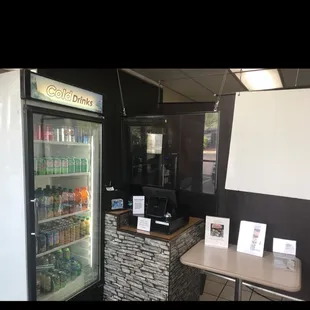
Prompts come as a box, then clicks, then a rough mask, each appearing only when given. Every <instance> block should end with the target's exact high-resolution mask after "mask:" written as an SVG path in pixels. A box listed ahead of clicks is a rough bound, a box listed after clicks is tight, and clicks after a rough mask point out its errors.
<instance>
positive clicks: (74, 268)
mask: <svg viewBox="0 0 310 310" xmlns="http://www.w3.org/2000/svg"><path fill="white" fill-rule="evenodd" d="M70 264H71V280H72V281H73V280H75V279H76V278H77V276H78V266H77V264H76V262H75V260H74V258H71V261H70Z"/></svg>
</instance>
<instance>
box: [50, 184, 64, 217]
mask: <svg viewBox="0 0 310 310" xmlns="http://www.w3.org/2000/svg"><path fill="white" fill-rule="evenodd" d="M52 195H53V197H54V207H53V209H54V216H61V215H62V213H63V212H62V204H61V195H60V193H59V190H58V189H55V190H54V191H53V193H52Z"/></svg>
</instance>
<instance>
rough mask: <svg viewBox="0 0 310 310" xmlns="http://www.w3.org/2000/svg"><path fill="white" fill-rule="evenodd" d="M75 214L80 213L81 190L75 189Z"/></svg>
mask: <svg viewBox="0 0 310 310" xmlns="http://www.w3.org/2000/svg"><path fill="white" fill-rule="evenodd" d="M74 199H75V212H79V211H82V195H81V190H80V189H79V188H78V187H77V188H76V189H75V191H74Z"/></svg>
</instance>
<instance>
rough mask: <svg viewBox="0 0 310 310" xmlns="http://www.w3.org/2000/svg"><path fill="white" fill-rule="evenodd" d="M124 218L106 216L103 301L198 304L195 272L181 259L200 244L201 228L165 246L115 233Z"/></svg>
mask: <svg viewBox="0 0 310 310" xmlns="http://www.w3.org/2000/svg"><path fill="white" fill-rule="evenodd" d="M127 218H128V214H126V213H125V214H122V215H120V216H115V215H112V214H106V216H105V257H104V270H105V275H104V281H105V282H104V300H115V301H116V300H122V301H125V300H127V301H141V300H145V301H150V300H153V301H166V300H199V276H197V275H196V274H197V271H196V270H195V269H193V268H190V267H187V266H184V265H182V264H181V263H180V256H181V255H182V254H184V253H185V252H186V251H187V250H188V249H190V248H191V247H192V246H193V245H195V244H196V243H197V242H198V241H199V240H201V238H202V234H201V232H202V231H203V225H204V224H203V223H202V222H201V223H200V224H197V225H195V226H193V227H191V228H189V229H188V230H187V231H186V232H184V233H183V234H181V235H180V236H179V237H177V238H175V239H173V240H172V241H170V242H166V241H162V240H155V239H151V238H148V237H143V236H141V235H140V236H136V235H134V234H130V233H126V232H122V231H118V230H117V227H118V224H119V223H118V221H119V222H120V223H121V225H124V224H126V222H127ZM198 274H199V272H198ZM197 294H198V295H197Z"/></svg>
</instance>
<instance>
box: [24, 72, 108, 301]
mask: <svg viewBox="0 0 310 310" xmlns="http://www.w3.org/2000/svg"><path fill="white" fill-rule="evenodd" d="M21 81H22V97H23V99H24V101H23V109H24V115H25V117H24V137H25V172H26V174H25V176H26V180H25V181H26V195H25V198H26V214H27V232H28V238H27V240H28V244H27V248H28V281H29V300H37V301H64V300H74V299H83V298H82V297H81V296H83V295H85V296H87V294H91V293H89V292H91V291H93V290H95V289H97V291H98V296H97V298H94V299H100V297H101V296H102V289H103V288H102V282H103V270H102V266H101V251H102V249H101V243H102V240H103V239H102V231H103V227H101V226H102V223H103V221H102V214H101V192H102V191H101V186H102V181H101V178H102V171H103V169H102V149H103V145H102V140H103V110H102V106H103V102H102V101H103V95H101V94H96V93H93V92H90V91H87V90H83V89H80V88H77V87H73V86H70V85H67V84H64V83H61V82H58V81H54V80H51V79H49V78H46V77H43V76H41V75H38V74H35V73H33V72H30V71H24V72H23V73H22V79H21ZM89 296H90V295H89ZM99 296H100V297H99ZM84 299H86V300H87V299H88V298H87V297H85V298H84Z"/></svg>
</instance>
